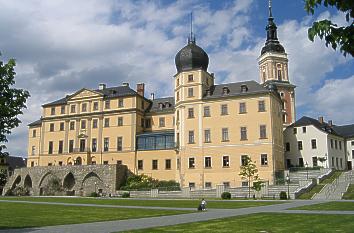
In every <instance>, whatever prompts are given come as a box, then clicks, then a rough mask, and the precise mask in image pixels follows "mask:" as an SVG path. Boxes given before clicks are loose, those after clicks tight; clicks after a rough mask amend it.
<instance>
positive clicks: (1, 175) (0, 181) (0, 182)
mask: <svg viewBox="0 0 354 233" xmlns="http://www.w3.org/2000/svg"><path fill="white" fill-rule="evenodd" d="M6 181H7V173H6V170H1V171H0V187H4V186H5V184H6ZM0 194H1V193H0Z"/></svg>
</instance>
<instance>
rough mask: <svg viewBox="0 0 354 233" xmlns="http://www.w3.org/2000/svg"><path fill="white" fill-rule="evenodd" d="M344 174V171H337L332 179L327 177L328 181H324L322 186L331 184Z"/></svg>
mask: <svg viewBox="0 0 354 233" xmlns="http://www.w3.org/2000/svg"><path fill="white" fill-rule="evenodd" d="M342 173H343V171H335V172H333V173H332V175H331V176H330V177H327V178H326V179H324V180H323V181H322V182H321V183H320V184H331V183H332V182H333V181H334V180H335V179H337V178H338V177H339V176H340V175H341V174H342Z"/></svg>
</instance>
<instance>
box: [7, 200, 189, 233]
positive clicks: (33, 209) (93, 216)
mask: <svg viewBox="0 0 354 233" xmlns="http://www.w3.org/2000/svg"><path fill="white" fill-rule="evenodd" d="M182 213H190V211H175V210H151V209H125V208H124V209H123V208H102V207H81V206H63V205H45V204H43V205H42V204H27V203H6V202H1V203H0V219H1V221H0V229H7V228H24V227H39V226H51V225H61V224H74V223H87V222H98V221H109V220H119V219H130V218H144V217H154V216H163V215H174V214H182Z"/></svg>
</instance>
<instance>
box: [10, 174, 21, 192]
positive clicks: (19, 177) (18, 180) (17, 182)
mask: <svg viewBox="0 0 354 233" xmlns="http://www.w3.org/2000/svg"><path fill="white" fill-rule="evenodd" d="M20 183H21V176H20V175H18V176H17V177H16V179H15V181H14V182H13V183H12V186H11V189H13V188H15V187H16V186H18V185H19V184H20Z"/></svg>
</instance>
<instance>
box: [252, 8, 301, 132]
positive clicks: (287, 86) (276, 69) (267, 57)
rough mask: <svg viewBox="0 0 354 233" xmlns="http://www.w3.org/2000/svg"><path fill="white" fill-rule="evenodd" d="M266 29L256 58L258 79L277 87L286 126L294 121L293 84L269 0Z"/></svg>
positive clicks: (262, 82) (264, 83)
mask: <svg viewBox="0 0 354 233" xmlns="http://www.w3.org/2000/svg"><path fill="white" fill-rule="evenodd" d="M266 31H267V40H266V43H265V45H264V47H263V48H262V51H261V55H260V56H259V58H258V64H259V74H260V80H261V84H263V85H265V86H267V85H269V84H273V85H275V86H276V87H277V89H278V92H279V94H280V96H281V99H282V101H283V106H282V114H283V116H282V118H283V124H284V127H286V126H288V125H290V124H292V123H294V122H295V116H296V115H295V85H293V84H291V83H290V79H289V72H288V71H289V68H288V57H287V54H286V52H285V49H284V47H283V46H282V45H281V44H280V42H279V40H278V37H277V26H276V24H275V23H274V18H273V16H272V6H271V1H269V17H268V25H267V27H266Z"/></svg>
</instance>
